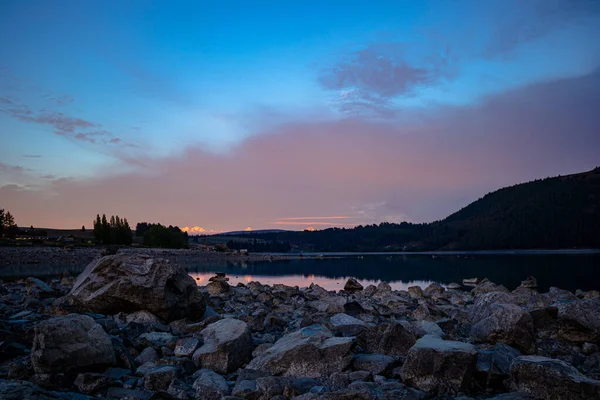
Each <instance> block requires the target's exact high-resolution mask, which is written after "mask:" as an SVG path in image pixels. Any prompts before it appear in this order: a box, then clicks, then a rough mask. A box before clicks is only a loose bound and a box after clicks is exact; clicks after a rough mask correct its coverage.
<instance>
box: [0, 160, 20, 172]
mask: <svg viewBox="0 0 600 400" xmlns="http://www.w3.org/2000/svg"><path fill="white" fill-rule="evenodd" d="M25 170H26V169H25V168H23V167H22V166H20V165H9V164H5V163H2V162H0V171H1V172H24V171H25Z"/></svg>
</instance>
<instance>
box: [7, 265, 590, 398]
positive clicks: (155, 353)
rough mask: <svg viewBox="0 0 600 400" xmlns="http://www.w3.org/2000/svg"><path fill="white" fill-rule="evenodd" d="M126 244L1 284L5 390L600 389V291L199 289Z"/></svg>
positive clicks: (482, 283)
mask: <svg viewBox="0 0 600 400" xmlns="http://www.w3.org/2000/svg"><path fill="white" fill-rule="evenodd" d="M182 271H183V270H182V269H180V268H178V267H177V266H176V265H174V264H171V263H169V262H166V261H163V260H159V259H153V258H149V257H141V256H136V255H131V254H121V255H117V256H108V257H105V258H103V259H101V260H99V261H96V262H93V263H92V264H90V265H89V266H88V267H87V268H86V270H85V271H84V273H83V274H82V275H81V276H80V277H79V278H77V280H76V281H74V282H73V280H70V279H67V278H64V279H62V280H56V279H55V280H50V281H46V282H43V281H39V280H34V279H29V280H23V281H18V282H4V283H2V284H1V285H0V297H1V299H2V301H1V302H0V350H1V352H0V356H1V360H0V398H2V399H21V398H36V399H72V398H73V399H82V400H83V399H88V398H89V399H92V398H109V399H148V400H149V399H151V398H152V399H182V400H185V399H200V400H202V399H208V400H212V399H230V400H233V399H252V400H257V399H259V400H262V399H275V400H284V399H297V400H303V399H426V398H434V397H436V396H438V397H439V398H444V399H452V398H455V399H459V398H460V399H462V400H466V399H476V398H477V399H479V398H495V399H504V400H507V399H597V398H600V380H599V379H600V352H599V351H598V345H600V299H599V298H598V297H599V296H597V295H596V293H595V292H594V291H592V292H581V291H578V292H577V294H573V293H570V292H566V291H562V290H560V289H556V288H553V289H552V290H551V291H550V292H549V293H543V294H542V293H538V292H537V291H536V289H535V287H536V283H535V278H533V277H529V278H527V279H526V280H525V281H524V282H523V284H522V285H521V286H520V287H519V288H517V289H516V290H514V291H512V292H510V291H509V290H508V289H507V288H505V287H503V286H500V285H496V284H494V283H493V282H490V281H488V280H487V279H483V280H479V279H471V280H469V281H467V283H469V284H472V285H474V287H473V288H472V289H470V290H469V291H466V290H463V287H462V286H460V285H453V286H452V287H453V288H449V287H443V286H440V285H437V284H433V285H431V286H429V287H428V288H425V289H424V290H422V289H421V288H418V287H411V288H409V290H408V291H397V290H392V289H391V288H390V287H389V285H387V284H380V285H379V286H377V287H375V286H368V287H365V288H363V287H362V286H361V285H360V284H359V283H358V282H357V281H355V280H351V281H349V282H348V283H347V285H346V286H345V288H344V290H340V291H339V292H332V291H327V290H325V289H323V288H321V287H319V286H317V285H314V284H313V285H311V286H310V287H307V288H298V287H289V286H284V285H279V284H276V285H273V286H268V285H263V284H261V283H259V282H250V283H248V284H246V285H243V284H238V285H237V286H231V285H229V283H228V280H227V278H226V277H225V276H224V275H222V274H221V275H218V276H216V277H214V278H212V279H211V280H210V281H209V283H208V285H207V286H205V287H196V284H195V282H194V281H193V280H192V279H191V278H189V277H188V276H187V275H186V274H185V273H184V272H182Z"/></svg>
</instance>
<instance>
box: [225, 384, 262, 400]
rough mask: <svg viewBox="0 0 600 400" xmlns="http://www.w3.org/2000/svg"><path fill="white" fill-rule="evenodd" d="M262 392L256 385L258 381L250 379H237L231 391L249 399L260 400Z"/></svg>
mask: <svg viewBox="0 0 600 400" xmlns="http://www.w3.org/2000/svg"><path fill="white" fill-rule="evenodd" d="M260 394H261V393H260V392H259V391H258V387H257V386H256V381H255V380H248V379H244V380H241V381H237V382H236V384H235V386H234V387H233V389H232V391H231V395H232V396H235V397H239V398H242V399H248V400H258V399H259V398H260Z"/></svg>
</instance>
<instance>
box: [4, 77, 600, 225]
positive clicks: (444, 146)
mask: <svg viewBox="0 0 600 400" xmlns="http://www.w3.org/2000/svg"><path fill="white" fill-rule="evenodd" d="M598 89H600V73H599V74H594V75H592V76H588V77H585V78H581V79H575V80H569V81H563V82H555V83H550V84H545V85H538V86H535V87H530V88H527V89H525V90H521V91H518V92H511V93H507V94H504V95H502V96H498V97H495V98H491V99H489V100H488V101H487V102H485V103H484V104H481V105H480V106H478V107H472V108H454V109H446V110H443V112H442V113H440V114H439V115H438V116H437V117H432V118H431V119H429V120H428V122H427V123H426V124H423V125H415V126H413V127H409V128H406V127H402V126H395V125H394V124H392V123H380V122H373V121H366V120H362V119H347V120H343V121H330V122H304V123H302V122H298V123H287V124H284V125H281V126H279V127H278V128H277V129H273V130H271V131H269V132H262V134H260V135H256V136H253V137H251V138H249V139H247V140H246V141H245V142H243V143H242V144H240V145H239V146H238V147H237V148H235V149H233V150H232V151H231V152H230V153H228V154H214V153H210V152H208V151H205V150H203V149H202V148H199V147H189V148H186V149H184V150H183V151H182V152H181V153H180V154H176V155H173V156H170V157H166V158H153V157H150V156H140V157H135V158H133V159H132V161H135V165H139V166H145V167H139V168H138V169H136V170H133V171H132V170H131V169H127V170H125V171H127V172H122V173H118V174H113V175H108V176H99V177H96V178H94V179H88V180H77V179H62V180H54V181H52V182H51V183H50V184H48V185H46V186H44V187H42V188H41V189H36V190H21V189H19V188H15V187H14V186H4V187H1V188H0V198H1V199H2V202H3V204H2V206H3V207H5V208H7V209H10V210H11V212H13V213H14V214H15V217H16V218H17V219H18V220H19V221H21V222H20V223H23V224H25V225H30V224H33V225H35V226H55V227H77V226H81V225H82V224H87V223H89V221H91V219H92V218H93V217H94V216H95V215H96V214H97V213H106V214H109V215H110V214H118V215H121V216H125V217H127V218H128V220H129V221H130V222H132V223H135V222H141V221H149V222H161V223H163V224H167V225H168V224H172V225H179V226H190V225H191V224H192V222H193V221H202V224H203V226H210V227H211V228H213V229H218V230H223V231H228V230H239V229H243V227H246V226H252V227H254V228H255V229H260V228H268V227H269V226H271V225H270V222H272V221H281V222H285V221H286V220H287V222H312V224H311V225H310V226H311V227H312V226H315V225H317V226H322V225H319V224H318V223H319V222H331V224H332V225H341V224H338V223H336V222H343V223H344V224H346V223H351V224H352V225H358V224H366V223H375V222H381V221H382V220H394V221H396V220H398V218H399V217H398V216H401V217H404V216H406V218H407V219H410V220H412V221H415V222H421V221H430V220H434V219H438V218H443V217H445V216H447V215H448V214H450V213H452V212H453V211H455V210H457V209H458V208H460V207H462V206H465V205H467V204H468V203H469V202H471V201H473V200H475V199H477V198H478V197H480V196H482V195H484V194H485V193H486V192H488V191H491V190H494V189H497V188H499V187H502V186H506V185H510V184H515V183H518V182H522V181H527V180H531V179H535V178H542V177H546V176H551V175H558V174H567V173H574V172H579V171H583V170H587V169H591V168H593V167H595V166H596V164H597V163H598V157H597V154H600V137H599V136H598V134H597V132H598V128H599V125H598V118H597V111H596V110H595V105H597V104H599V102H600V90H598ZM567 93H568V94H569V95H568V96H567V95H566V94H567ZM129 165H134V164H133V163H129ZM282 215H296V216H298V215H299V216H303V215H306V216H310V215H317V216H318V215H325V216H326V215H330V216H349V217H356V218H353V219H352V220H343V219H342V220H338V221H336V220H316V221H315V219H314V218H313V219H312V221H309V220H292V219H283V218H280V217H281V216H282ZM293 218H302V217H293Z"/></svg>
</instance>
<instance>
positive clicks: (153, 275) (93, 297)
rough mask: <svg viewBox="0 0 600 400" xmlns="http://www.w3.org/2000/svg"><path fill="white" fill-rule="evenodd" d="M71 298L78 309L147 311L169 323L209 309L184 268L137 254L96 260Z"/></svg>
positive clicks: (110, 312)
mask: <svg viewBox="0 0 600 400" xmlns="http://www.w3.org/2000/svg"><path fill="white" fill-rule="evenodd" d="M68 298H69V301H71V302H72V304H73V305H74V306H76V307H78V308H80V309H85V310H89V311H92V312H96V313H101V314H116V313H119V312H125V313H132V312H135V311H139V310H147V311H150V312H151V313H153V314H154V315H156V316H158V317H160V318H162V319H164V320H166V321H173V320H177V319H181V318H189V319H192V320H197V319H200V318H202V316H203V314H204V311H205V308H206V306H205V304H204V299H203V298H202V294H201V293H200V292H199V291H198V289H197V287H196V282H195V281H194V279H193V278H192V277H190V276H189V275H188V274H187V272H186V271H185V269H183V267H181V266H178V265H175V264H171V263H170V262H169V261H167V260H162V259H154V258H150V257H148V256H143V255H135V254H134V255H128V254H117V255H114V256H106V257H103V258H101V259H99V260H95V261H92V262H91V263H90V264H89V265H88V266H87V267H86V268H85V270H84V271H83V272H82V273H81V274H80V275H79V276H78V277H77V280H76V281H75V284H74V285H73V288H72V289H71V292H70V293H69V295H68Z"/></svg>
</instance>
